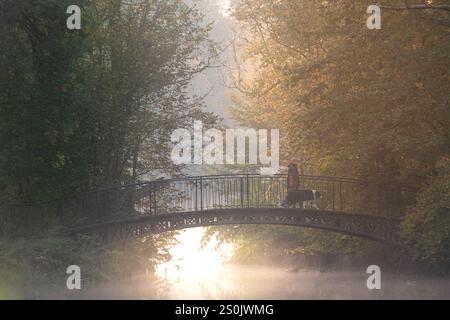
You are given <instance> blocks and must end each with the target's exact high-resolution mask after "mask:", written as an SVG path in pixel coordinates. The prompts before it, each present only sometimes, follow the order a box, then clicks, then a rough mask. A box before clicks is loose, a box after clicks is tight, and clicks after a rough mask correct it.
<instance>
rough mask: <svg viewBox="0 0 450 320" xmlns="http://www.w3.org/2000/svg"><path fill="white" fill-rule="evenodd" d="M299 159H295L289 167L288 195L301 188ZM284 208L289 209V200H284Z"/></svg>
mask: <svg viewBox="0 0 450 320" xmlns="http://www.w3.org/2000/svg"><path fill="white" fill-rule="evenodd" d="M298 162H299V161H298V159H293V160H292V161H291V162H290V163H289V166H288V175H287V181H286V182H287V191H288V194H289V193H290V192H292V191H294V190H298V187H299V186H300V174H299V173H298ZM281 205H282V206H283V207H288V206H289V204H288V200H287V199H286V200H284V201H283V203H282V204H281Z"/></svg>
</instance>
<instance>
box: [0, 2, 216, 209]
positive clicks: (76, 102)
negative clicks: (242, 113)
mask: <svg viewBox="0 0 450 320" xmlns="http://www.w3.org/2000/svg"><path fill="white" fill-rule="evenodd" d="M70 4H72V3H71V2H70V1H66V0H64V1H59V0H58V1H47V0H45V1H44V0H42V1H41V0H39V1H30V0H19V1H15V0H14V1H13V0H6V1H2V2H1V5H0V6H1V7H0V12H1V16H0V32H1V38H2V45H1V46H0V59H1V61H0V65H1V68H2V72H1V78H0V88H1V90H0V145H1V146H2V150H3V151H2V154H1V156H0V189H1V190H2V192H1V200H2V201H7V200H9V202H10V201H12V200H15V201H33V200H42V199H45V198H49V197H53V198H54V197H57V196H60V195H62V194H64V193H69V192H73V191H83V190H90V189H94V188H97V187H105V186H108V185H111V184H116V183H120V182H124V181H133V180H137V179H139V178H141V177H142V176H143V175H145V174H148V173H151V172H154V171H155V170H164V171H169V172H170V171H173V170H174V168H173V165H172V164H171V162H170V158H169V157H168V155H169V151H170V149H169V148H170V143H168V142H170V141H169V139H170V134H171V132H172V131H173V130H174V129H175V128H179V127H183V126H184V124H185V123H186V122H187V121H189V123H190V122H191V121H192V118H197V119H199V120H203V122H204V123H210V122H212V121H215V120H216V119H215V117H214V116H212V115H210V114H207V113H205V112H203V111H202V110H201V101H197V100H195V99H192V98H190V96H189V95H188V94H187V86H188V84H189V81H190V79H192V77H193V76H194V75H195V74H196V73H198V72H201V71H202V70H204V69H205V68H206V67H208V64H209V62H210V61H211V60H212V59H213V58H214V56H215V49H214V47H215V46H214V45H213V43H211V41H210V40H209V39H208V32H209V30H210V27H209V26H208V25H206V26H205V24H204V23H203V22H202V16H201V15H200V14H199V13H198V12H197V11H196V10H195V9H193V8H191V7H188V6H187V5H185V4H183V2H181V1H176V0H145V1H131V2H126V3H125V2H122V1H120V0H115V1H106V0H97V1H89V0H85V1H81V2H80V3H79V5H80V7H81V17H82V28H81V30H69V29H68V28H67V27H66V19H67V18H68V16H69V15H67V14H66V9H67V7H68V6H69V5H70Z"/></svg>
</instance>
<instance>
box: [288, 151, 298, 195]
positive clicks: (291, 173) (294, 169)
mask: <svg viewBox="0 0 450 320" xmlns="http://www.w3.org/2000/svg"><path fill="white" fill-rule="evenodd" d="M299 185H300V174H299V173H298V159H293V160H292V161H291V163H290V164H289V167H288V176H287V189H288V192H289V190H297V189H298V187H299Z"/></svg>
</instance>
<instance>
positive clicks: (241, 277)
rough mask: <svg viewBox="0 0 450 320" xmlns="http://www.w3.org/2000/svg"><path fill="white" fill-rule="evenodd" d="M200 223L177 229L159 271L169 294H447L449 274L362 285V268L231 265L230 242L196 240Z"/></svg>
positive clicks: (363, 296)
mask: <svg viewBox="0 0 450 320" xmlns="http://www.w3.org/2000/svg"><path fill="white" fill-rule="evenodd" d="M202 235H203V229H191V230H187V231H185V232H184V233H182V234H181V235H179V237H178V240H179V245H177V246H176V247H175V248H173V249H172V251H171V253H172V256H173V258H172V260H171V261H170V262H168V263H165V264H162V265H160V266H159V268H158V270H157V275H158V276H159V277H160V279H162V280H163V283H165V285H166V286H165V288H164V289H163V292H162V294H161V295H162V297H164V298H168V299H450V279H448V278H445V279H439V278H430V277H427V278H419V277H415V276H407V275H400V276H394V275H389V274H385V273H382V279H381V282H382V289H381V290H369V289H367V287H366V281H367V277H368V275H367V274H366V270H365V269H364V270H352V271H339V272H337V271H333V272H320V271H317V270H298V271H296V272H289V271H287V270H284V269H281V268H274V267H263V266H231V265H229V264H228V263H227V262H228V261H229V258H230V257H231V254H232V245H231V244H226V245H222V246H217V241H216V240H215V239H213V240H212V241H211V242H210V243H208V244H207V245H206V246H205V247H201V245H200V242H201V238H202Z"/></svg>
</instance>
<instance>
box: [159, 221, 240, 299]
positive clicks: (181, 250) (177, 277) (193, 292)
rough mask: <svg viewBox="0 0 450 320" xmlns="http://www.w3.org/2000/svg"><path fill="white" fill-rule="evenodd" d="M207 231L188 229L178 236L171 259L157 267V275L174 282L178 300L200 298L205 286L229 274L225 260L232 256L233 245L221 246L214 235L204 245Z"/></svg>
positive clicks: (174, 292) (174, 294)
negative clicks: (202, 242)
mask: <svg viewBox="0 0 450 320" xmlns="http://www.w3.org/2000/svg"><path fill="white" fill-rule="evenodd" d="M204 231H205V229H203V228H195V229H188V230H185V231H182V232H181V233H180V234H179V235H177V240H178V241H179V244H178V245H176V246H175V247H173V248H172V249H171V250H170V253H171V255H172V259H171V261H169V262H167V263H163V264H160V265H159V266H158V268H157V270H156V273H157V275H158V277H160V278H161V279H165V280H167V281H168V282H170V283H171V284H172V286H173V288H172V291H173V293H172V295H173V296H174V298H175V299H177V298H180V299H181V298H184V299H186V298H196V297H197V298H200V297H202V296H203V292H201V291H202V286H203V285H205V284H210V283H214V282H218V281H222V279H223V278H224V277H226V275H225V273H226V263H227V262H228V261H229V259H230V258H231V255H232V252H233V245H232V244H231V243H225V244H220V245H218V241H217V239H215V238H214V239H212V240H211V241H210V242H209V243H208V244H207V245H206V246H204V247H202V245H201V239H202V236H203V234H204Z"/></svg>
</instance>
